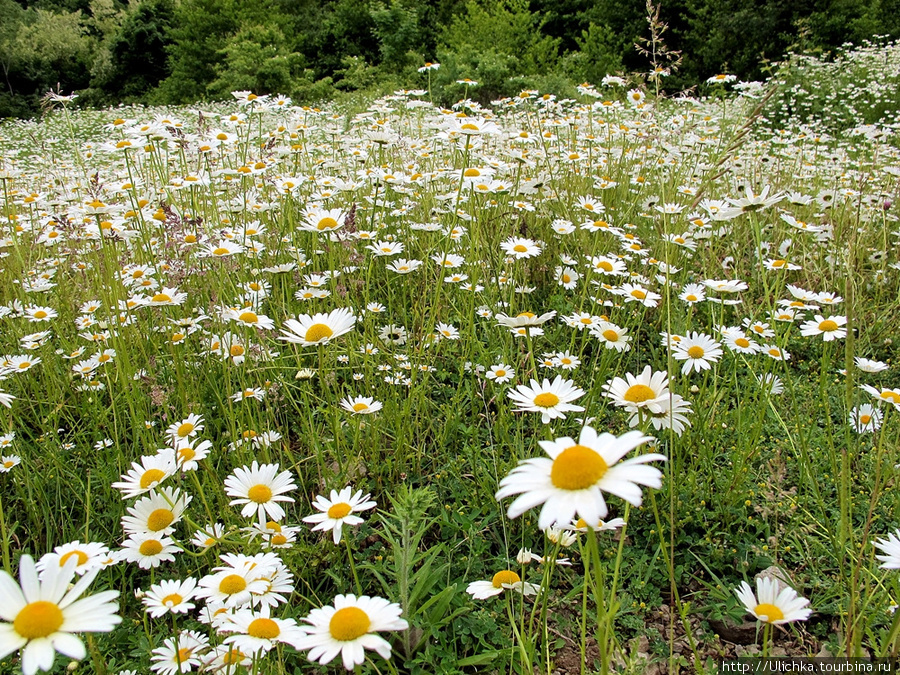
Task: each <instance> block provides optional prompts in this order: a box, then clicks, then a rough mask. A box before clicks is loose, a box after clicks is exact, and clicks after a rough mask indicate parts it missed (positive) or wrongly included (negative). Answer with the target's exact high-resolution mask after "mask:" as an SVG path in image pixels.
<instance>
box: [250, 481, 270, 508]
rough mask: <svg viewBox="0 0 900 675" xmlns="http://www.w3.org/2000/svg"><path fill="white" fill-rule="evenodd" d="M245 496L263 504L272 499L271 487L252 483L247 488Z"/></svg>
mask: <svg viewBox="0 0 900 675" xmlns="http://www.w3.org/2000/svg"><path fill="white" fill-rule="evenodd" d="M247 497H248V498H249V499H250V501H253V502H256V503H257V504H265V503H266V502H267V501H269V500H270V499H272V489H271V488H270V487H269V486H268V485H262V484H260V485H254V486H253V487H252V488H250V489H249V490H247Z"/></svg>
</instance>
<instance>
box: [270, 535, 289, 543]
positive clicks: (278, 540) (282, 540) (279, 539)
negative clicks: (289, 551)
mask: <svg viewBox="0 0 900 675" xmlns="http://www.w3.org/2000/svg"><path fill="white" fill-rule="evenodd" d="M286 543H287V537H285V536H284V535H283V534H276V535H275V536H274V537H272V546H283V545H284V544H286Z"/></svg>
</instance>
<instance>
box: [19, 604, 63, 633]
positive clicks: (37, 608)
mask: <svg viewBox="0 0 900 675" xmlns="http://www.w3.org/2000/svg"><path fill="white" fill-rule="evenodd" d="M63 620H64V618H63V613H62V610H61V609H60V608H59V607H58V606H57V605H56V603H55V602H47V601H46V600H38V601H37V602H30V603H28V604H27V605H25V606H24V607H23V608H22V609H21V610H19V613H18V614H16V618H15V620H14V621H13V629H14V630H15V631H16V633H18V634H19V635H21V636H22V637H23V638H25V639H26V640H37V639H38V638H45V637H47V636H49V635H53V634H54V633H55V632H56V631H57V630H59V627H60V626H62V625H63Z"/></svg>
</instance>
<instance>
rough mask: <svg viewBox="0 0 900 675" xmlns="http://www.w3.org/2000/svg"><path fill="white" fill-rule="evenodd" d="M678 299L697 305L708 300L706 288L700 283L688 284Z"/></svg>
mask: <svg viewBox="0 0 900 675" xmlns="http://www.w3.org/2000/svg"><path fill="white" fill-rule="evenodd" d="M678 299H679V300H682V301H684V302H686V303H687V304H689V305H696V304H697V303H698V302H703V301H704V300H706V289H705V288H704V287H703V286H701V285H700V284H687V285H685V287H684V290H682V291H681V293H680V294H679V295H678Z"/></svg>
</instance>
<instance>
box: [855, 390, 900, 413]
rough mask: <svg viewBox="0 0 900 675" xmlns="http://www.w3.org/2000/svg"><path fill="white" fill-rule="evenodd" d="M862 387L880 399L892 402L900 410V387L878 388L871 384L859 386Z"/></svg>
mask: <svg viewBox="0 0 900 675" xmlns="http://www.w3.org/2000/svg"><path fill="white" fill-rule="evenodd" d="M859 388H860V389H862V390H863V391H865V392H866V393H868V394H871V395H872V396H874V397H875V398H876V399H878V400H879V401H884V402H886V403H892V404H893V405H894V407H895V408H897V409H898V410H900V388H898V389H885V388H882V389H876V388H875V387H873V386H872V385H870V384H861V385H860V386H859Z"/></svg>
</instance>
